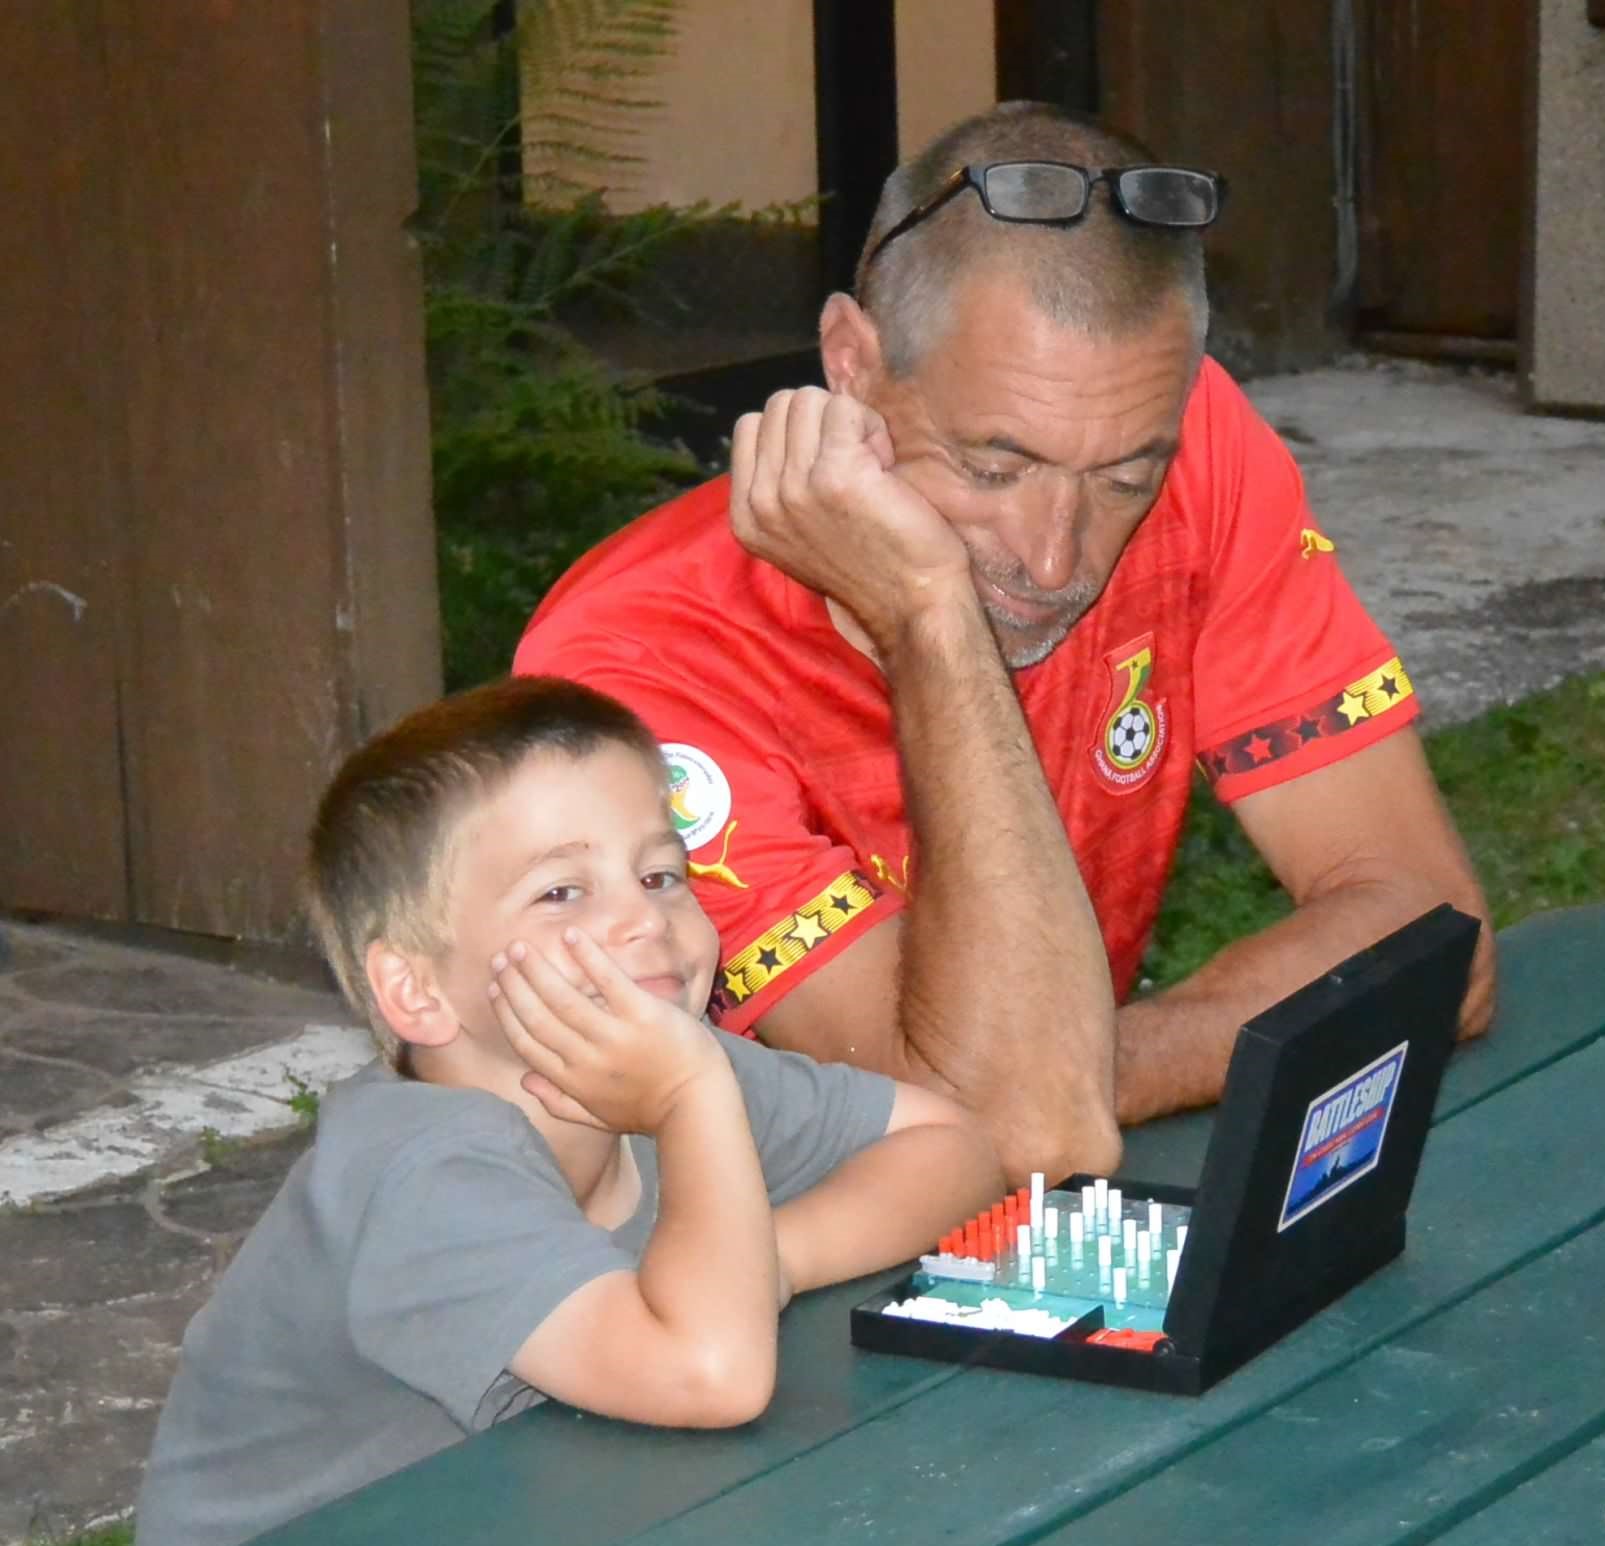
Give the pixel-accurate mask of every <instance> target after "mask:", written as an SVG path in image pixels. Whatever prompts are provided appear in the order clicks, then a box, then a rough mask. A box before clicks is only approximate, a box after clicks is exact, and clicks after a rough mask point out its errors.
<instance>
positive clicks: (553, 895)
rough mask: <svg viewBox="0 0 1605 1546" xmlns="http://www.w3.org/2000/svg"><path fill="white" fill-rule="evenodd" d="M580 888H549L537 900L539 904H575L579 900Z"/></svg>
mask: <svg viewBox="0 0 1605 1546" xmlns="http://www.w3.org/2000/svg"><path fill="white" fill-rule="evenodd" d="M579 895H580V888H579V887H578V886H549V887H548V888H547V889H546V890H545V891H543V892H541V894H540V895H539V896H538V897H536V898H535V900H536V901H537V902H574V901H578V900H579Z"/></svg>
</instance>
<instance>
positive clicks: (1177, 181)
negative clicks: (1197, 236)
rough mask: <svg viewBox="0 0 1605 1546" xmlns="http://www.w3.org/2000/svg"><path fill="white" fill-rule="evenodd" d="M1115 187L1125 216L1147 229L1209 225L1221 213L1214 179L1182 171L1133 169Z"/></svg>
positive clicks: (1117, 176)
mask: <svg viewBox="0 0 1605 1546" xmlns="http://www.w3.org/2000/svg"><path fill="white" fill-rule="evenodd" d="M1114 184H1115V192H1116V195H1117V196H1118V197H1119V199H1120V203H1121V205H1122V207H1123V208H1124V209H1125V211H1126V213H1127V214H1128V215H1130V216H1131V217H1132V219H1134V220H1141V221H1144V222H1145V223H1147V224H1148V225H1174V226H1199V225H1208V224H1209V223H1210V222H1211V221H1212V220H1214V218H1215V216H1216V215H1217V214H1219V213H1220V210H1219V202H1218V198H1217V194H1216V185H1215V181H1214V179H1213V178H1210V177H1205V176H1204V175H1202V174H1201V173H1199V172H1190V171H1187V170H1185V169H1184V168H1181V167H1169V166H1148V167H1131V168H1128V169H1127V170H1125V171H1122V172H1116V173H1115V175H1114Z"/></svg>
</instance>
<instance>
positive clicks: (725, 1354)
mask: <svg viewBox="0 0 1605 1546" xmlns="http://www.w3.org/2000/svg"><path fill="white" fill-rule="evenodd" d="M571 949H572V951H573V955H574V958H575V960H576V961H578V962H579V964H580V965H581V966H582V967H583V968H584V970H585V971H586V973H587V974H588V975H589V976H590V978H591V980H592V981H593V982H594V983H595V984H596V985H597V986H598V987H599V988H601V990H602V992H603V994H604V996H605V998H606V1004H605V1007H601V1008H599V1007H598V1006H596V1005H593V1004H591V1003H589V1002H588V1001H587V1000H586V999H585V998H584V996H583V995H581V994H580V993H579V992H578V991H577V990H576V989H574V988H572V987H570V986H569V985H568V984H567V983H566V982H565V981H564V980H563V979H562V978H561V976H559V975H558V974H557V973H556V972H555V971H554V970H553V968H552V967H551V966H550V965H549V963H546V962H544V961H542V960H540V958H539V957H537V956H534V955H533V953H532V954H531V956H530V958H529V959H528V960H527V961H526V962H525V963H524V969H523V971H519V970H518V969H517V968H516V967H514V968H511V969H509V970H508V971H504V972H502V973H501V975H500V976H498V978H497V983H498V987H499V990H500V992H499V995H498V998H497V1000H496V1003H497V1014H498V1017H499V1018H500V1020H501V1023H502V1026H503V1029H504V1031H505V1032H506V1033H507V1035H508V1039H509V1041H510V1042H512V1043H513V1045H514V1046H515V1047H516V1048H517V1050H518V1051H519V1053H520V1055H521V1056H523V1057H524V1059H525V1061H526V1062H527V1063H528V1064H529V1066H530V1069H531V1070H532V1073H533V1074H534V1075H535V1076H536V1078H537V1079H538V1080H539V1081H543V1082H544V1083H545V1084H547V1085H549V1086H550V1087H551V1091H550V1093H548V1094H543V1095H541V1096H540V1098H541V1100H542V1103H543V1104H544V1105H546V1106H547V1109H548V1110H549V1111H554V1114H560V1113H564V1112H568V1113H578V1112H583V1113H584V1116H583V1117H580V1116H578V1115H571V1117H570V1119H572V1120H590V1121H591V1122H593V1124H594V1125H599V1126H605V1127H607V1128H609V1129H611V1130H613V1131H616V1132H644V1133H650V1134H651V1135H652V1136H653V1138H654V1139H655V1141H656V1143H657V1151H658V1216H657V1222H656V1223H655V1225H654V1226H653V1229H652V1234H651V1237H650V1238H649V1239H648V1241H647V1244H646V1249H645V1250H644V1251H643V1252H642V1255H641V1259H640V1262H639V1264H638V1266H637V1268H636V1270H635V1271H633V1272H628V1271H618V1272H609V1273H606V1274H604V1275H603V1276H601V1277H598V1278H594V1279H592V1280H591V1281H590V1282H589V1283H587V1284H585V1285H584V1286H583V1287H581V1288H578V1289H576V1290H575V1291H574V1292H573V1293H572V1294H570V1295H569V1296H568V1297H567V1298H566V1299H564V1300H563V1301H562V1303H561V1304H559V1305H558V1306H557V1308H556V1309H554V1310H553V1311H552V1312H551V1313H550V1314H549V1315H548V1316H547V1317H546V1318H545V1319H544V1320H543V1321H542V1322H541V1324H540V1325H539V1326H538V1327H537V1328H536V1329H535V1330H534V1331H533V1332H532V1333H531V1334H530V1336H529V1337H528V1338H527V1339H526V1340H525V1342H524V1344H523V1346H522V1347H520V1348H519V1350H518V1352H517V1353H516V1354H514V1356H513V1358H512V1359H511V1361H510V1362H509V1364H508V1367H509V1369H511V1371H512V1372H513V1373H514V1374H515V1375H517V1376H518V1378H519V1379H521V1380H523V1381H524V1382H525V1383H526V1384H529V1385H531V1386H533V1387H534V1388H535V1389H537V1390H540V1391H542V1392H544V1393H545V1394H547V1395H550V1396H555V1397H557V1399H558V1400H560V1401H566V1402H568V1403H570V1404H571V1405H573V1406H579V1407H584V1408H585V1409H587V1410H588V1411H593V1412H600V1413H602V1414H603V1415H605V1416H608V1417H622V1418H626V1419H628V1420H629V1421H632V1422H645V1423H661V1424H664V1425H666V1426H672V1427H708V1428H714V1427H726V1426H730V1425H733V1424H736V1423H742V1422H747V1421H749V1420H750V1419H752V1418H754V1417H756V1416H757V1415H758V1414H759V1413H760V1412H761V1411H763V1409H764V1407H766V1406H767V1405H768V1404H769V1398H770V1396H771V1395H772V1394H773V1392H774V1382H775V1342H776V1334H777V1324H776V1323H777V1317H778V1309H777V1306H778V1302H779V1300H778V1296H779V1271H778V1263H777V1259H776V1251H775V1231H774V1216H773V1213H772V1212H771V1209H770V1205H769V1193H768V1189H767V1187H766V1185H765V1182H764V1175H763V1167H762V1165H761V1163H760V1161H759V1158H758V1150H757V1145H756V1144H755V1143H754V1141H753V1137H752V1129H751V1127H750V1125H749V1123H748V1120H747V1108H746V1102H745V1100H744V1099H743V1096H742V1093H741V1087H740V1085H739V1084H738V1083H737V1081H736V1076H735V1072H734V1070H733V1069H732V1068H731V1066H730V1063H729V1061H728V1059H727V1058H726V1057H725V1055H724V1053H723V1052H722V1051H721V1050H720V1048H719V1046H718V1044H717V1043H716V1041H715V1040H714V1038H715V1036H716V1035H717V1033H716V1032H714V1031H711V1030H709V1029H708V1028H707V1027H706V1026H704V1025H702V1024H700V1023H699V1022H697V1021H695V1020H693V1019H692V1018H691V1017H690V1016H689V1015H686V1014H685V1013H683V1012H682V1011H680V1010H678V1009H675V1008H672V1007H671V1006H669V1005H667V1004H665V1003H664V1002H663V1001H662V1000H659V999H655V998H653V997H652V996H651V995H650V994H647V993H644V992H643V991H642V990H641V989H639V988H638V987H636V985H635V984H634V983H633V982H631V981H630V980H629V978H627V977H625V976H624V975H623V973H621V972H620V971H619V970H618V968H617V967H616V966H614V965H613V963H612V961H611V960H610V959H609V958H608V957H607V956H606V954H605V953H604V952H602V950H601V949H600V947H599V946H597V945H595V944H594V943H592V942H591V941H589V940H587V939H585V938H584V937H583V936H580V937H579V938H578V940H577V942H575V943H574V944H572V945H571ZM527 1082H528V1081H526V1083H527Z"/></svg>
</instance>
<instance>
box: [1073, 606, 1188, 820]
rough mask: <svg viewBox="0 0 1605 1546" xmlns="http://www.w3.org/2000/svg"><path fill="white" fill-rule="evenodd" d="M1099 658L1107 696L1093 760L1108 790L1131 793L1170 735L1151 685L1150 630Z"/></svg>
mask: <svg viewBox="0 0 1605 1546" xmlns="http://www.w3.org/2000/svg"><path fill="white" fill-rule="evenodd" d="M1103 663H1104V666H1105V667H1106V668H1107V670H1108V672H1109V698H1108V701H1107V702H1106V703H1105V705H1104V712H1103V718H1102V719H1101V720H1100V722H1099V723H1100V726H1101V728H1100V730H1099V733H1098V738H1097V739H1096V740H1095V741H1094V742H1093V744H1092V765H1093V767H1094V768H1095V769H1096V770H1097V773H1098V777H1099V778H1100V779H1101V780H1102V782H1103V786H1104V788H1106V789H1107V790H1109V792H1110V793H1111V794H1130V793H1131V792H1132V791H1133V790H1134V789H1140V788H1141V787H1142V786H1143V785H1144V784H1146V783H1147V782H1148V780H1149V779H1150V778H1152V777H1153V776H1154V774H1155V772H1156V771H1157V770H1158V768H1159V763H1160V759H1161V758H1162V757H1163V756H1164V755H1165V743H1166V742H1167V740H1168V739H1169V736H1170V725H1169V721H1168V718H1167V715H1166V709H1165V699H1163V698H1160V697H1156V696H1155V695H1154V693H1153V690H1152V682H1153V674H1154V636H1153V634H1151V633H1145V634H1143V635H1142V636H1141V637H1140V638H1137V639H1132V640H1130V641H1129V642H1128V643H1125V644H1122V645H1121V646H1120V648H1119V649H1113V650H1110V651H1109V653H1108V654H1107V655H1105V656H1104V657H1103Z"/></svg>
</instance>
